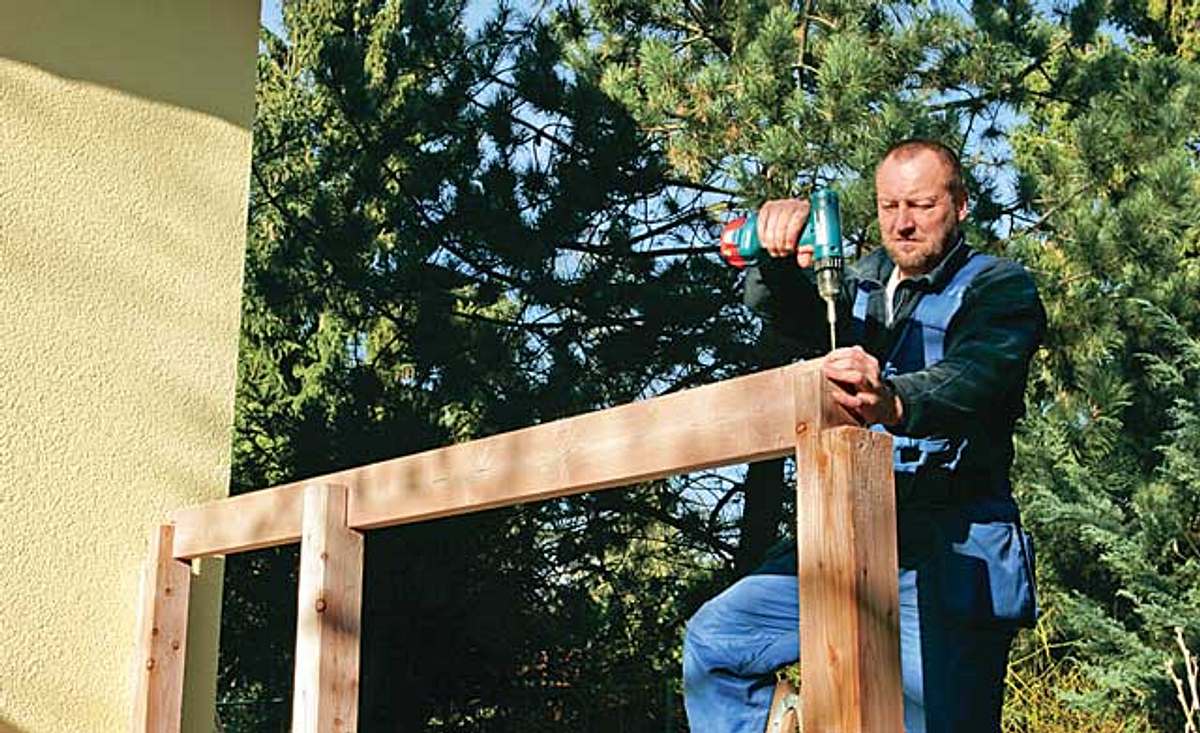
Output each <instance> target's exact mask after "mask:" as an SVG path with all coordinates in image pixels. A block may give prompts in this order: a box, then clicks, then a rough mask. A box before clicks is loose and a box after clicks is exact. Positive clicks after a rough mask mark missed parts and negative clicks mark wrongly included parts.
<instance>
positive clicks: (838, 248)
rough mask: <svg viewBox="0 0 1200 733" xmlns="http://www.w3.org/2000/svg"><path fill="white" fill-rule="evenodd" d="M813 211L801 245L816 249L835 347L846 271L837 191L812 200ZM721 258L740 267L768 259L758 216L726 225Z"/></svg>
mask: <svg viewBox="0 0 1200 733" xmlns="http://www.w3.org/2000/svg"><path fill="white" fill-rule="evenodd" d="M809 204H810V206H811V209H810V211H809V214H808V223H807V224H805V226H804V232H803V233H801V235H800V241H799V242H798V245H799V246H801V247H803V246H811V247H812V248H813V269H814V270H815V272H816V275H817V292H818V293H820V295H821V297H822V298H823V299H824V300H825V304H826V307H827V316H828V319H829V343H830V347H831V348H832V347H833V346H835V345H836V344H835V342H836V333H837V313H836V310H835V308H834V303H835V301H836V299H837V295H838V290H839V289H840V287H841V279H842V277H841V276H842V268H843V267H844V265H845V262H844V259H843V255H842V216H841V209H840V207H839V206H838V197H837V192H836V191H834V190H833V189H829V188H822V189H818V190H816V191H814V192H813V194H812V196H810V197H809ZM721 256H722V257H723V258H724V259H725V261H726V262H728V263H729V264H731V265H733V266H734V267H737V268H743V267H747V266H751V265H756V264H758V263H759V261H760V260H761V259H762V258H764V257H767V256H768V255H767V254H766V251H765V250H764V249H763V246H762V241H760V240H759V238H758V213H757V212H753V213H751V214H749V215H747V216H742V217H738V218H737V219H734V220H733V221H731V222H729V223H728V224H726V225H725V229H724V230H723V231H722V232H721Z"/></svg>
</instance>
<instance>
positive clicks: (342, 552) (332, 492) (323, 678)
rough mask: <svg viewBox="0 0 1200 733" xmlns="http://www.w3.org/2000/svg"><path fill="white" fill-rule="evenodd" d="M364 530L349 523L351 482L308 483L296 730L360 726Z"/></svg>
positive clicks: (344, 732) (345, 732)
mask: <svg viewBox="0 0 1200 733" xmlns="http://www.w3.org/2000/svg"><path fill="white" fill-rule="evenodd" d="M362 569H363V536H362V534H361V533H359V532H355V531H354V530H352V529H349V528H348V527H347V526H346V489H345V487H342V486H332V485H328V484H311V485H309V486H307V487H305V490H304V517H303V530H302V539H301V542H300V591H299V613H298V616H297V623H296V669H295V686H294V688H293V696H292V731H293V733H353V732H354V731H356V730H358V680H359V664H358V662H359V634H360V625H361V615H362Z"/></svg>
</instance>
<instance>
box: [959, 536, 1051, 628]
mask: <svg viewBox="0 0 1200 733" xmlns="http://www.w3.org/2000/svg"><path fill="white" fill-rule="evenodd" d="M949 539H952V541H951V542H949V544H948V546H946V547H944V548H943V552H942V553H941V554H942V556H941V558H940V562H938V563H937V565H938V566H940V567H938V568H937V570H935V572H936V573H937V575H938V586H940V587H939V588H938V595H939V596H940V599H941V601H942V606H943V610H944V611H945V612H946V614H947V616H948V620H953V621H959V622H961V623H965V624H968V625H1003V626H1014V627H1015V626H1032V625H1033V623H1034V622H1035V621H1036V620H1037V616H1038V606H1037V593H1036V590H1035V588H1034V556H1033V541H1032V539H1031V538H1030V537H1029V534H1028V533H1027V532H1025V530H1024V529H1022V528H1021V527H1020V525H1018V524H1017V523H1015V522H984V523H977V522H972V523H970V524H967V525H966V533H965V537H964V538H962V539H961V540H956V539H954V538H949Z"/></svg>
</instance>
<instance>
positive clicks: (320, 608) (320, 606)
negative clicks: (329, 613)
mask: <svg viewBox="0 0 1200 733" xmlns="http://www.w3.org/2000/svg"><path fill="white" fill-rule="evenodd" d="M313 608H315V609H317V613H325V599H324V598H318V599H317V602H316V603H314V604H313Z"/></svg>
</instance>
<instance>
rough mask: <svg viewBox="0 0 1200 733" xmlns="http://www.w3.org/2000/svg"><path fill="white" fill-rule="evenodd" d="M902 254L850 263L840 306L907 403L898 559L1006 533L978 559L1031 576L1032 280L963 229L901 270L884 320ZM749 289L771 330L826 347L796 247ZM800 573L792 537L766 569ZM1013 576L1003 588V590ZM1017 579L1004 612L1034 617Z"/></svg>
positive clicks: (799, 345)
mask: <svg viewBox="0 0 1200 733" xmlns="http://www.w3.org/2000/svg"><path fill="white" fill-rule="evenodd" d="M894 266H895V265H894V264H893V263H892V261H891V260H890V259H889V258H888V256H887V253H886V251H885V250H884V249H882V248H880V249H877V250H875V251H873V252H871V253H870V254H868V255H866V256H865V257H863V258H862V259H861V260H860V261H859V262H858V263H857V264H856V265H855V266H853V267H851V268H848V269H847V271H846V273H845V275H844V277H843V281H842V288H841V292H840V295H839V297H838V300H837V311H838V346H851V345H860V346H862V347H863V348H864V349H865V350H866V351H867V352H869V353H870V354H872V355H873V356H874V357H875V358H876V359H878V360H879V363H880V365H881V368H882V370H883V376H884V378H885V381H886V382H887V383H888V384H889V385H890V386H891V387H892V389H893V390H895V392H896V393H897V394H898V395H899V397H900V400H901V402H902V403H903V407H904V410H903V412H904V417H903V420H902V422H901V423H900V424H899V425H895V426H889V427H887V428H886V430H887V432H890V433H892V434H893V436H894V443H895V451H894V467H895V476H896V500H897V519H898V525H899V526H898V531H899V536H900V537H899V538H900V548H899V549H900V560H901V565H902V566H910V567H911V566H916V565H920V564H921V563H922V562H924V561H925V560H927V559H928V558H930V557H932V556H937V555H944V554H946V553H950V552H952V550H951V549H950V548H951V547H952V546H955V545H958V546H961V545H964V544H974V545H978V544H980V543H981V542H982V543H983V544H984V545H996V544H997V543H1000V544H1005V543H1008V544H1011V545H1012V547H1011V548H1010V547H1007V546H1006V547H1002V548H996V547H990V548H986V547H985V548H984V549H983V550H981V551H980V552H981V553H982V554H985V555H986V554H988V553H991V554H995V553H998V552H1004V553H1008V552H1009V550H1012V552H1011V553H1009V555H1007V556H1005V557H1001V558H996V557H981V558H980V559H983V560H984V562H985V564H986V565H987V566H989V567H990V568H991V570H990V572H991V575H992V581H996V580H997V579H1000V578H1001V576H1002V575H1004V574H1007V573H1009V572H1017V574H1018V575H1020V576H1022V577H1023V578H1024V576H1031V575H1032V571H1031V568H1030V567H1029V566H1030V565H1031V564H1032V549H1031V548H1030V547H1029V545H1028V539H1027V537H1026V536H1025V535H1024V532H1023V531H1022V530H1021V529H1020V527H1019V516H1018V512H1017V507H1016V504H1015V503H1014V502H1013V499H1012V489H1011V484H1010V481H1009V470H1010V468H1011V465H1012V459H1013V428H1014V425H1015V423H1016V421H1017V419H1018V418H1020V417H1021V415H1022V414H1023V413H1024V390H1025V381H1026V376H1027V373H1028V368H1029V361H1030V358H1031V357H1032V355H1033V352H1034V350H1035V349H1036V348H1037V345H1038V343H1039V342H1040V340H1041V337H1042V333H1043V331H1044V328H1045V313H1044V311H1043V309H1042V305H1041V302H1040V300H1039V299H1038V295H1037V290H1036V287H1035V285H1034V283H1033V280H1032V278H1031V277H1030V276H1029V274H1028V273H1027V272H1026V271H1025V270H1024V269H1023V268H1022V267H1021V266H1020V265H1018V264H1016V263H1014V262H1012V261H1011V260H1007V259H1004V258H999V257H989V256H985V255H982V254H980V253H978V252H976V251H975V250H973V249H972V248H971V247H970V246H968V245H967V244H966V243H965V242H964V241H962V240H961V239H959V240H958V241H957V242H956V243H955V244H954V246H952V248H951V250H950V252H948V253H947V254H946V256H945V257H944V258H943V259H942V261H941V263H940V264H939V265H938V266H937V267H935V268H934V269H933V270H932V271H930V272H929V273H926V274H925V275H922V276H919V277H915V278H907V279H904V280H902V281H900V283H899V284H898V286H897V288H896V292H895V301H894V305H893V314H894V316H893V319H892V323H891V325H890V326H889V325H888V324H887V318H886V314H885V303H884V298H885V297H886V295H885V293H886V289H885V284H886V283H887V281H888V278H889V277H890V275H891V272H892V269H893V267H894ZM745 298H746V302H747V304H748V305H750V306H751V307H753V308H754V309H755V310H757V311H759V312H760V313H761V314H762V316H763V317H764V319H765V321H766V323H765V328H767V329H768V330H769V334H768V339H767V341H768V342H771V341H775V342H777V343H779V344H782V345H783V348H784V349H785V350H789V351H791V352H792V353H793V354H794V355H796V356H800V357H805V356H813V357H815V356H819V355H822V354H824V353H826V352H827V351H828V348H829V344H828V328H827V325H826V323H825V304H824V301H822V300H821V299H820V297H819V296H818V294H817V292H816V288H815V286H814V284H813V279H812V275H811V271H806V270H801V269H800V268H799V267H798V266H796V264H795V261H794V260H793V259H792V258H780V259H773V260H770V261H767V262H765V263H763V264H762V265H760V266H758V267H754V268H750V269H749V270H748V271H747V276H746V283H745ZM873 428H874V429H884V428H883V427H882V426H873ZM1007 566H1013V567H1007ZM794 571H795V553H794V548H791V549H789V548H787V547H786V545H784V546H783V547H782V548H778V549H777V550H776V551H774V552H773V553H772V557H771V559H769V560H768V562H767V564H766V565H765V566H764V568H763V569H762V570H760V572H768V573H771V572H781V573H786V572H794ZM1031 580H1032V578H1031V577H1028V578H1024V579H1023V580H1021V581H1020V582H1018V583H1017V585H1022V584H1027V583H1029V582H1031ZM985 581H986V579H985ZM1006 583H1007V581H1004V582H1001V583H1000V587H999V588H996V589H995V590H996V592H1006V589H1005V587H1004V586H1005V585H1006ZM992 584H993V583H992V582H988V585H992ZM1007 585H1012V583H1007ZM1018 590H1020V595H1021V596H1022V597H1021V598H1019V599H1016V600H1014V601H1013V603H1015V604H1016V605H1019V606H1022V607H1021V608H1020V609H1008V610H1007V611H1005V610H1004V609H1001V611H1003V613H1001V611H998V612H997V613H998V614H999V615H1012V614H1015V615H1019V616H1021V617H1022V618H1021V619H1020V620H1021V621H1022V622H1028V621H1029V620H1030V616H1031V614H1032V607H1031V603H1030V602H1031V600H1032V588H1031V587H1030V588H1028V589H1027V590H1028V592H1027V593H1026V592H1025V591H1024V590H1021V589H1018ZM1010 605H1011V604H1010Z"/></svg>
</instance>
